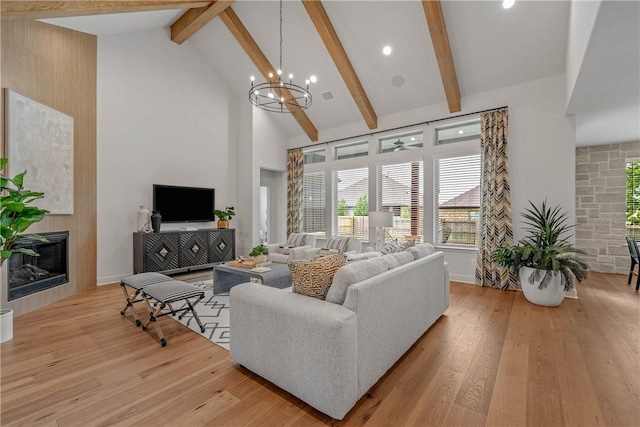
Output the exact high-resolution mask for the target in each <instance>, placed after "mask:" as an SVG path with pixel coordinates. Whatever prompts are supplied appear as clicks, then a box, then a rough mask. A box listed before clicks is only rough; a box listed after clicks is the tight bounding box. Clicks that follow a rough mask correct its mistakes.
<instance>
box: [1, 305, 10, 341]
mask: <svg viewBox="0 0 640 427" xmlns="http://www.w3.org/2000/svg"><path fill="white" fill-rule="evenodd" d="M12 339H13V310H9V309H4V308H3V309H2V310H0V343H3V342H6V341H9V340H12Z"/></svg>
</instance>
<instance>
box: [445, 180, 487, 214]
mask: <svg viewBox="0 0 640 427" xmlns="http://www.w3.org/2000/svg"><path fill="white" fill-rule="evenodd" d="M439 207H440V209H456V208H477V207H480V186H479V185H478V186H477V187H473V188H472V189H471V190H468V191H465V192H464V193H462V194H460V195H458V196H456V197H454V198H453V199H449V200H447V201H446V202H444V203H442V204H441V205H440V206H439Z"/></svg>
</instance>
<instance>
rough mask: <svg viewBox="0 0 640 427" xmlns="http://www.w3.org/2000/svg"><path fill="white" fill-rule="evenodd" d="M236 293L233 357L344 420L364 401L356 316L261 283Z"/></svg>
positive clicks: (247, 285)
mask: <svg viewBox="0 0 640 427" xmlns="http://www.w3.org/2000/svg"><path fill="white" fill-rule="evenodd" d="M230 295H231V301H230V305H231V306H233V310H231V311H230V316H231V337H232V338H231V343H230V356H231V358H232V359H233V360H234V361H235V362H237V363H239V364H241V365H243V366H244V367H246V368H247V369H249V370H251V371H253V372H255V373H256V374H258V375H260V376H261V377H263V378H265V379H267V380H269V381H271V382H272V383H274V384H276V385H277V386H278V387H280V388H283V389H284V390H287V391H288V392H290V393H291V394H293V395H295V396H297V397H298V398H300V399H302V400H303V401H305V402H307V403H308V404H309V405H311V406H313V407H314V408H316V409H318V410H320V411H321V412H324V413H325V414H327V415H329V416H331V417H333V418H336V419H342V418H343V417H344V415H345V414H346V413H347V412H348V411H349V409H351V407H353V405H355V403H356V402H357V400H358V393H357V386H358V380H357V366H356V364H357V346H358V345H357V324H356V314H355V313H354V312H353V311H351V310H349V309H347V308H345V307H343V306H341V305H337V304H332V303H329V302H326V301H321V300H317V299H314V298H310V297H307V296H303V295H299V294H295V293H293V292H289V291H285V290H281V289H275V288H270V287H268V286H264V285H260V284H257V283H244V284H241V285H237V286H235V287H233V288H232V289H231V294H230Z"/></svg>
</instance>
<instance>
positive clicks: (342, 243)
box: [324, 237, 349, 252]
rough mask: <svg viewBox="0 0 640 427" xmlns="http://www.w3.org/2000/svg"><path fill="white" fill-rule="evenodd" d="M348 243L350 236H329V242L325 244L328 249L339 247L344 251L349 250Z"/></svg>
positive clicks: (339, 249) (338, 248)
mask: <svg viewBox="0 0 640 427" xmlns="http://www.w3.org/2000/svg"><path fill="white" fill-rule="evenodd" d="M348 244H349V238H348V237H329V240H327V243H326V244H325V245H324V247H325V248H327V249H337V250H338V251H340V252H344V251H346V250H347V245H348Z"/></svg>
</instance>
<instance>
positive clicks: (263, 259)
mask: <svg viewBox="0 0 640 427" xmlns="http://www.w3.org/2000/svg"><path fill="white" fill-rule="evenodd" d="M253 260H254V261H255V262H257V263H258V264H262V263H263V262H267V256H266V255H258V256H254V257H253Z"/></svg>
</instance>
